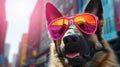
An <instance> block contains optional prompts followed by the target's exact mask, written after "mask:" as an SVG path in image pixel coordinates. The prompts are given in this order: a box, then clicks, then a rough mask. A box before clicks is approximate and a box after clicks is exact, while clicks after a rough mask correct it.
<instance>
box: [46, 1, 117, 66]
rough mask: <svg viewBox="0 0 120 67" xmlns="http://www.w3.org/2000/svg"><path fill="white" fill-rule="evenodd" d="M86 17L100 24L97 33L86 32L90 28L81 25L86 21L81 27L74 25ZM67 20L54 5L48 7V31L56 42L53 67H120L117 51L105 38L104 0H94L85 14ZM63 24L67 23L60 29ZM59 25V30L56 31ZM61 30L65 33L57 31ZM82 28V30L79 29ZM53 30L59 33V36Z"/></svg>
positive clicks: (51, 51)
mask: <svg viewBox="0 0 120 67" xmlns="http://www.w3.org/2000/svg"><path fill="white" fill-rule="evenodd" d="M84 15H85V16H86V15H91V16H92V17H94V19H95V17H97V18H96V20H97V21H96V22H95V21H94V22H95V23H94V25H96V26H95V27H94V28H95V29H94V28H93V29H94V30H95V31H94V32H93V31H92V32H88V31H87V33H86V32H85V31H86V30H84V29H85V28H84V26H85V27H87V25H85V24H83V25H81V24H82V23H87V22H84V19H83V20H82V19H81V21H82V22H81V23H79V22H77V21H76V22H77V23H75V22H74V21H75V20H74V19H73V18H76V17H81V16H82V17H83V16H84ZM93 15H94V16H93ZM61 17H62V18H61ZM64 17H65V16H64V15H62V14H61V13H60V12H59V11H58V10H57V8H56V7H55V6H54V5H52V4H51V3H50V2H48V3H46V19H47V22H48V30H49V33H50V35H51V37H52V39H53V42H52V43H51V44H50V61H49V67H118V62H117V58H116V56H115V54H114V51H113V50H112V48H111V47H110V46H109V44H108V43H107V42H106V41H105V40H104V39H103V38H102V36H101V35H102V28H103V26H104V19H103V8H102V3H101V0H90V1H89V3H88V5H87V6H86V8H85V9H84V12H83V13H82V14H79V15H78V16H77V15H75V17H74V16H70V17H67V19H66V17H65V18H64ZM92 17H91V19H92ZM68 18H69V19H68ZM71 18H72V19H71ZM83 18H84V17H83ZM88 18H90V17H89V16H87V18H86V20H87V19H88ZM56 19H57V20H56ZM63 19H65V20H63ZM91 19H90V20H91ZM88 21H89V20H88ZM58 22H59V23H58ZM60 22H62V23H63V22H64V23H63V24H62V26H60V25H61V24H60ZM90 22H91V21H90ZM59 24H60V25H59ZM64 24H65V25H67V26H65V25H64ZM55 25H58V26H56V28H54V26H55ZM78 25H81V26H78ZM59 26H60V27H61V28H62V29H59V28H57V27H59ZM79 27H80V29H78V28H79ZM88 27H90V25H88ZM52 28H54V29H58V30H59V32H58V31H57V30H53V29H52ZM81 29H82V30H81ZM89 29H90V28H89ZM58 33H59V34H58Z"/></svg>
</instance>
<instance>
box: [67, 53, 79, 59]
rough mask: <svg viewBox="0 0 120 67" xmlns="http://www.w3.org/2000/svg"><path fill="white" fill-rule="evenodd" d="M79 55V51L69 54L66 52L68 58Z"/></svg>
mask: <svg viewBox="0 0 120 67" xmlns="http://www.w3.org/2000/svg"><path fill="white" fill-rule="evenodd" d="M79 55H80V53H69V54H66V57H68V58H71V59H72V58H75V57H76V56H79Z"/></svg>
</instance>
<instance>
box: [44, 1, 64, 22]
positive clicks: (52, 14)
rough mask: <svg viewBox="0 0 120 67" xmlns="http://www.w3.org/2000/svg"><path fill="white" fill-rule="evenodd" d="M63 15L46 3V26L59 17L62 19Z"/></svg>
mask: <svg viewBox="0 0 120 67" xmlns="http://www.w3.org/2000/svg"><path fill="white" fill-rule="evenodd" d="M62 16H63V15H62V14H61V13H60V12H59V11H58V10H57V8H56V7H55V6H54V5H52V4H51V3H49V2H48V3H46V19H47V21H48V24H49V23H50V22H51V21H52V20H54V19H56V18H59V17H62Z"/></svg>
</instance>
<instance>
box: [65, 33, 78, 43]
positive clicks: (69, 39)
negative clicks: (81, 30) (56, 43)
mask: <svg viewBox="0 0 120 67" xmlns="http://www.w3.org/2000/svg"><path fill="white" fill-rule="evenodd" d="M78 39H79V38H78V36H77V35H69V36H66V37H64V38H63V41H64V43H65V44H68V43H75V42H78Z"/></svg>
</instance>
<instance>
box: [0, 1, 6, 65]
mask: <svg viewBox="0 0 120 67" xmlns="http://www.w3.org/2000/svg"><path fill="white" fill-rule="evenodd" d="M5 2H6V0H0V67H1V66H4V65H5V62H6V59H5V56H4V45H5V37H6V31H7V25H8V24H7V21H6V11H5Z"/></svg>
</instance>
